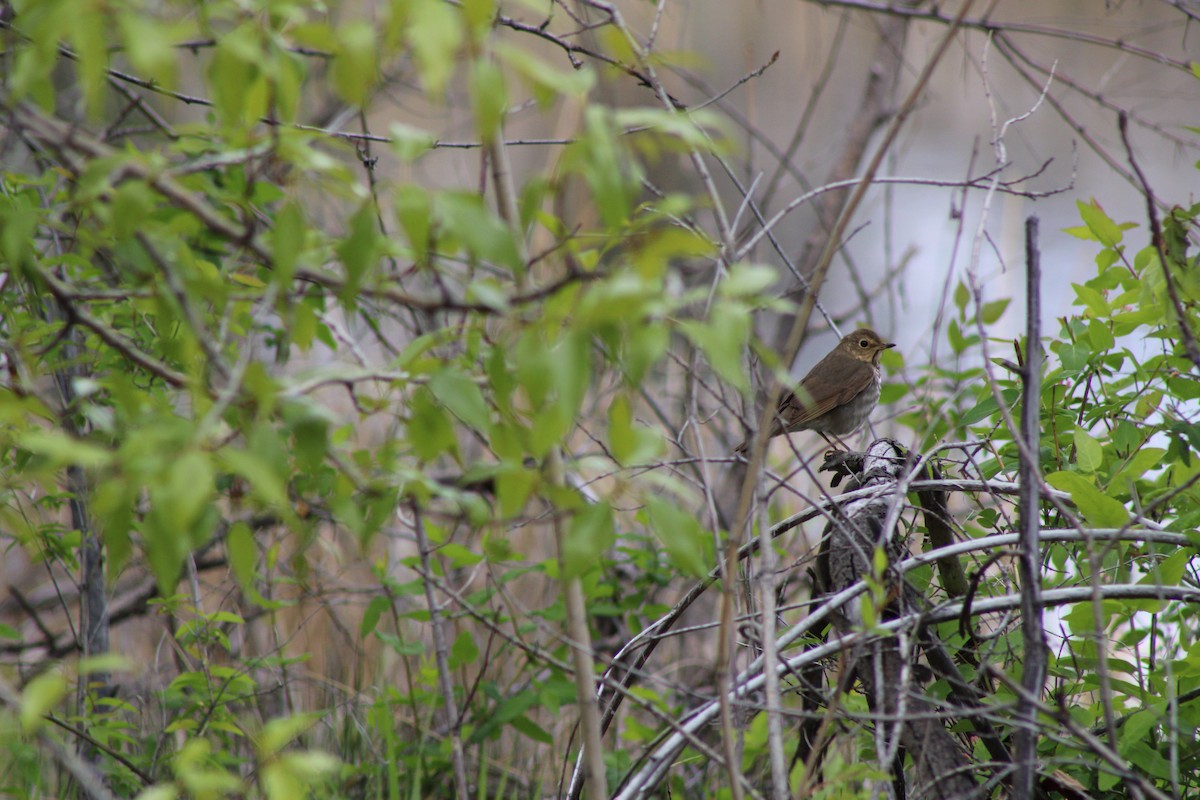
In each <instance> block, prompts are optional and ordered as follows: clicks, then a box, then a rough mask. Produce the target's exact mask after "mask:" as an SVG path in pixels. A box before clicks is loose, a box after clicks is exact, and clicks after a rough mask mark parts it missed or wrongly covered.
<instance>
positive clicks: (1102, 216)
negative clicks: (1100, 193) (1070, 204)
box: [1075, 200, 1124, 247]
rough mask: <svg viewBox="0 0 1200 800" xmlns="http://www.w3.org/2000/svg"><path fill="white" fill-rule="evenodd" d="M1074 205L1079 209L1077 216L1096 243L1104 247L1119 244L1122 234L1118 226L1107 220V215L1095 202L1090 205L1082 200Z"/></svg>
mask: <svg viewBox="0 0 1200 800" xmlns="http://www.w3.org/2000/svg"><path fill="white" fill-rule="evenodd" d="M1075 205H1076V206H1077V207H1078V208H1079V216H1080V218H1081V219H1083V222H1084V224H1085V225H1087V227H1088V230H1089V231H1091V232H1092V235H1093V236H1095V237H1096V241H1098V242H1100V243H1101V244H1102V245H1104V246H1105V247H1116V246H1117V245H1119V244H1120V243H1121V239H1122V238H1123V237H1124V234H1123V233H1122V232H1121V227H1122V226H1120V225H1117V223H1115V222H1113V221H1112V220H1111V219H1109V216H1108V214H1106V213H1104V209H1103V208H1101V207H1100V204H1099V203H1097V202H1096V201H1095V200H1092V201H1091V202H1090V203H1085V202H1083V201H1082V200H1077V201H1076V203H1075Z"/></svg>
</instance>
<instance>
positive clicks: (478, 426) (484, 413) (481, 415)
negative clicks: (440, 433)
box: [429, 368, 491, 431]
mask: <svg viewBox="0 0 1200 800" xmlns="http://www.w3.org/2000/svg"><path fill="white" fill-rule="evenodd" d="M429 391H431V392H432V393H433V396H434V397H436V398H437V399H438V401H439V402H440V403H441V404H442V405H443V406H445V407H446V408H448V409H449V410H450V412H451V413H452V414H454V416H456V417H458V418H459V419H461V420H462V421H463V422H465V423H466V424H467V425H470V426H471V427H472V428H474V429H475V430H478V431H486V430H487V429H488V427H489V425H490V424H491V412H490V410H489V409H488V405H487V402H486V401H485V400H484V399H483V392H481V391H480V389H479V386H478V384H476V383H475V381H473V380H471V379H470V378H469V377H467V376H466V375H464V374H463V373H461V372H459V371H458V370H456V369H451V368H447V369H443V370H440V371H438V372H435V373H434V374H433V375H431V376H429Z"/></svg>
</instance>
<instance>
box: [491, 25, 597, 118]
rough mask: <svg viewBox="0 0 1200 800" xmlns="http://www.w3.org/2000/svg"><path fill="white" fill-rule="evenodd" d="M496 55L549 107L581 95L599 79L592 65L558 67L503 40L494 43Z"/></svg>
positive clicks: (540, 101) (544, 105)
mask: <svg viewBox="0 0 1200 800" xmlns="http://www.w3.org/2000/svg"><path fill="white" fill-rule="evenodd" d="M494 49H495V52H496V55H498V56H499V57H500V58H502V59H503V60H504V63H506V64H507V65H508V66H510V67H511V68H512V69H513V71H514V72H516V74H517V75H519V76H520V77H521V79H522V80H523V81H524V82H525V83H526V84H527V85H528V86H529V88H530V90H531V91H532V92H533V98H534V100H536V101H537V103H538V105H539V106H541V107H542V108H543V109H544V108H549V107H550V105H551V104H552V103H553V102H554V101H555V100H557V99H558V98H559V97H560V96H561V97H572V98H581V97H583V96H584V95H586V94H587V93H588V92H589V91H591V88H592V86H594V85H595V83H596V73H595V71H594V70H592V69H591V68H590V67H586V66H585V67H583V68H582V69H558V68H556V67H554V66H553V65H551V64H548V63H546V62H545V61H543V60H541V59H540V58H538V57H537V56H535V55H533V53H531V52H530V51H529V50H528V49H527V48H524V47H517V46H514V45H510V44H507V43H505V42H503V41H499V42H496V43H495V46H494Z"/></svg>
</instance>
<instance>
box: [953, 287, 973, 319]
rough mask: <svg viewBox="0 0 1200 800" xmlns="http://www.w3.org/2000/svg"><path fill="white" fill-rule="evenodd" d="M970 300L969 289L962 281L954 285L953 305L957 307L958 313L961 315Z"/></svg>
mask: <svg viewBox="0 0 1200 800" xmlns="http://www.w3.org/2000/svg"><path fill="white" fill-rule="evenodd" d="M969 302H971V291H970V290H969V289H968V288H967V285H966V284H965V283H963V282H962V281H959V282H958V285H957V286H955V287H954V305H955V306H956V307H957V308H958V315H959V316H960V317H961V316H963V314H964V313H965V312H966V310H967V303H969Z"/></svg>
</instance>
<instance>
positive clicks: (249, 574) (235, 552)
mask: <svg viewBox="0 0 1200 800" xmlns="http://www.w3.org/2000/svg"><path fill="white" fill-rule="evenodd" d="M225 552H226V555H227V556H228V557H229V565H230V566H231V567H232V568H233V574H234V577H236V578H237V581H238V584H239V585H240V586H241V587H242V589H243V590H245V589H247V588H249V587H251V586H253V585H254V579H255V577H256V573H255V567H256V566H257V564H258V546H257V545H256V544H255V543H254V533H253V532H252V531H251V530H250V526H249V525H247V524H246V523H245V522H243V521H242V520H238V521H237V522H235V523H233V524H232V525H230V526H229V533H228V534H227V535H226V536H225Z"/></svg>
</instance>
